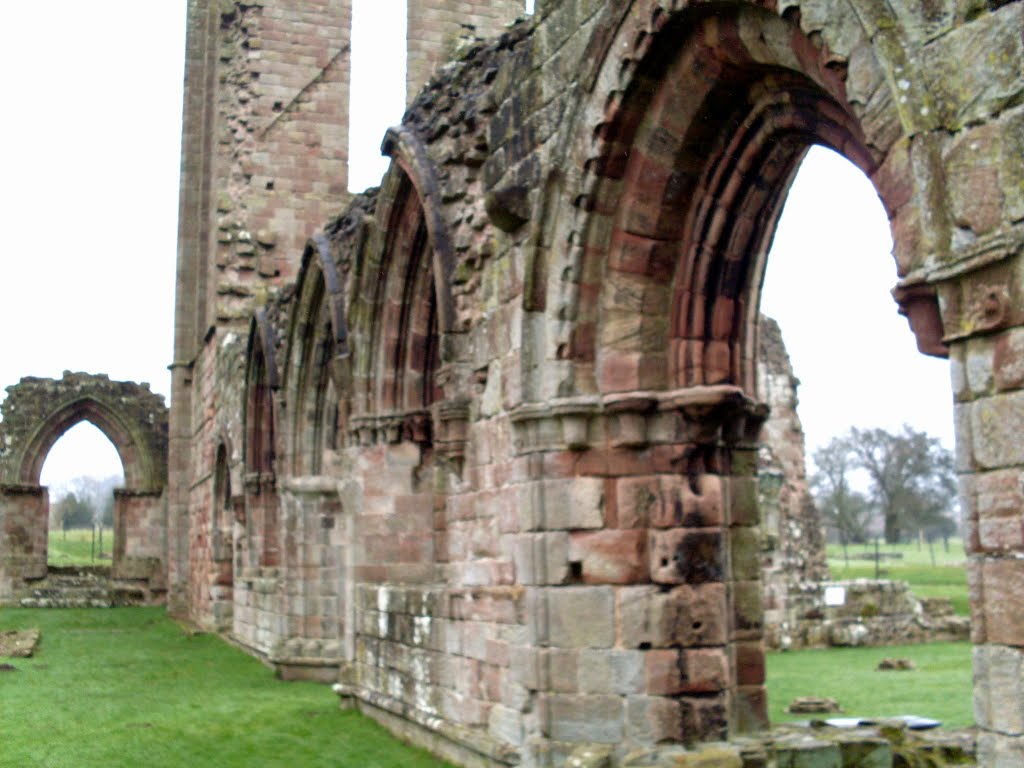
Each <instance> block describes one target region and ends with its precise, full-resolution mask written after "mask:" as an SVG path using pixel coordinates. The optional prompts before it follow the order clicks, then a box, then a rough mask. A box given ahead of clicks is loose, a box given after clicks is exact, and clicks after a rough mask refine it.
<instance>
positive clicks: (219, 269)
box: [169, 0, 351, 620]
mask: <svg viewBox="0 0 1024 768" xmlns="http://www.w3.org/2000/svg"><path fill="white" fill-rule="evenodd" d="M350 32H351V2H350V0H288V1H287V2H285V0H266V1H265V2H260V3H241V2H227V3H211V2H210V1H209V0H192V1H191V2H190V4H189V11H188V41H187V53H186V69H185V104H184V125H183V137H182V138H183V141H182V164H181V190H180V203H179V205H180V212H179V222H180V223H179V238H178V243H179V246H178V274H177V288H178V295H177V303H176V307H175V324H176V326H175V350H174V362H173V364H172V371H173V376H172V408H171V434H170V468H169V469H170V473H169V474H170V477H169V482H170V491H169V514H170V520H169V530H170V535H171V544H170V547H171V550H172V551H171V553H170V559H171V563H172V564H171V569H170V571H171V574H170V582H171V601H170V602H171V607H172V610H174V611H176V612H179V613H180V612H184V611H186V609H187V611H188V612H190V613H192V614H193V617H194V618H197V619H199V620H202V618H203V614H204V610H205V609H204V607H203V604H204V602H205V601H204V600H203V599H201V598H200V596H201V595H204V594H205V593H206V592H207V591H208V590H206V589H205V586H204V585H205V584H206V582H207V581H208V580H209V578H210V576H211V574H210V573H208V571H210V568H211V563H212V559H211V558H212V555H211V552H210V551H209V550H210V547H209V544H210V536H209V535H208V533H209V532H208V531H207V530H206V529H207V528H208V527H209V525H208V522H209V512H210V509H209V507H210V504H211V501H212V483H213V475H214V472H213V461H214V457H215V450H214V449H213V448H211V446H213V445H214V443H215V442H216V441H217V440H218V439H220V437H219V436H223V437H227V438H229V439H230V441H231V442H232V444H233V445H234V446H235V447H236V450H235V451H234V453H233V455H232V456H231V457H230V461H231V463H232V464H233V465H237V462H238V461H239V460H240V447H241V445H242V435H241V432H240V420H241V412H240V408H239V407H238V404H237V401H236V400H233V401H232V402H231V403H230V405H226V404H225V403H223V402H221V401H222V398H221V397H220V396H219V394H218V393H223V392H229V391H241V390H242V385H243V382H242V380H241V377H242V376H243V371H242V370H229V369H230V368H233V367H232V366H227V365H218V359H219V356H220V351H221V350H222V349H225V348H226V347H225V344H226V343H227V342H228V341H234V340H236V339H237V338H238V337H239V336H244V328H245V327H246V326H247V323H248V322H249V318H250V316H251V314H252V312H253V310H254V309H255V308H256V307H257V306H258V305H260V304H262V303H263V301H265V299H266V297H267V295H268V294H269V293H270V292H271V291H273V290H274V289H275V288H278V287H280V286H281V285H283V284H284V283H285V282H286V281H289V280H291V279H292V278H293V277H294V276H295V273H296V272H297V270H298V265H299V263H300V260H301V256H302V250H303V246H304V244H305V242H306V240H307V239H308V238H309V237H310V236H311V235H312V234H313V233H314V232H315V231H317V230H318V229H319V228H320V226H322V223H323V222H324V221H327V220H328V219H329V218H330V217H331V216H333V215H336V214H337V213H338V212H339V211H340V210H341V209H342V207H343V206H344V204H345V203H346V202H347V197H348V195H347V167H348V122H349V119H348V113H349V75H350ZM228 334H231V338H230V339H229V338H228ZM222 379H223V380H222ZM188 591H191V597H190V598H188V602H189V603H190V604H186V601H185V597H184V595H185V593H186V592H188ZM197 601H198V603H199V604H198V605H197V604H196V602H197Z"/></svg>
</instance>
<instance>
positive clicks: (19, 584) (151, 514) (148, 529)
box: [0, 371, 167, 602]
mask: <svg viewBox="0 0 1024 768" xmlns="http://www.w3.org/2000/svg"><path fill="white" fill-rule="evenodd" d="M0 411H2V419H0V529H2V530H3V532H4V534H5V536H4V537H3V538H2V539H0V602H18V601H22V600H25V599H35V598H36V597H38V596H37V595H35V594H34V591H35V590H37V589H39V588H43V589H45V588H46V584H45V583H44V582H45V580H46V579H47V577H48V575H49V568H48V565H47V559H48V549H49V548H48V542H47V538H48V533H49V528H50V525H49V513H50V495H49V491H48V489H47V488H46V487H45V486H44V485H43V484H42V480H41V477H42V471H43V465H44V463H45V462H46V461H47V459H48V457H49V456H50V454H51V451H52V450H53V449H54V447H55V446H56V445H57V443H58V441H60V440H61V438H62V437H64V436H65V434H68V433H69V432H70V431H72V430H73V429H74V428H75V427H77V426H78V425H80V424H82V423H83V422H88V423H89V424H91V425H92V426H94V427H95V428H96V429H98V430H99V431H100V432H102V434H103V436H104V437H105V438H106V439H107V440H108V441H109V443H110V444H111V445H112V447H113V449H114V450H115V453H116V455H117V458H118V460H119V461H118V462H116V463H117V464H119V465H120V466H121V467H122V468H123V477H124V483H123V487H120V488H117V489H115V490H114V491H113V508H112V515H111V516H112V521H113V540H112V542H111V543H112V546H111V547H110V577H111V579H112V580H113V581H115V582H119V583H121V584H123V585H125V586H126V587H127V588H129V589H130V591H131V593H132V594H133V595H135V596H136V597H141V599H145V600H161V599H162V597H163V594H164V592H165V591H166V563H165V560H166V529H167V510H166V504H165V499H164V486H165V484H166V478H167V408H166V406H165V405H164V402H163V398H162V397H160V396H159V395H155V394H154V393H153V392H151V391H150V389H149V385H148V384H136V383H134V382H124V381H111V379H110V378H109V377H108V376H105V375H103V374H88V373H73V372H71V371H66V372H65V373H64V376H63V377H62V378H60V379H43V378H36V377H26V378H23V379H22V380H21V381H20V382H19V383H18V384H17V385H14V386H11V387H8V388H7V398H6V400H4V402H3V405H2V409H0ZM58 456H59V454H58ZM41 599H46V596H45V595H44V596H43V598H41Z"/></svg>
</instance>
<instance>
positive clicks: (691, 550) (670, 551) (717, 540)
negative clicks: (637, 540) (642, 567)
mask: <svg viewBox="0 0 1024 768" xmlns="http://www.w3.org/2000/svg"><path fill="white" fill-rule="evenodd" d="M649 548H650V568H651V579H652V581H655V582H658V583H660V584H704V583H706V582H716V581H721V580H722V578H723V577H724V575H725V552H724V547H723V540H722V531H721V529H718V528H698V529H691V528H672V529H669V530H666V531H653V532H652V533H651V534H650V543H649Z"/></svg>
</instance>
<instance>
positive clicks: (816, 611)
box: [765, 579, 970, 649]
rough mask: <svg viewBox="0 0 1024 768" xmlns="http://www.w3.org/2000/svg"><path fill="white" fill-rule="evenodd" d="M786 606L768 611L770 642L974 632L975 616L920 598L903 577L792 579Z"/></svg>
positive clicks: (881, 641) (892, 639) (855, 641)
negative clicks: (971, 624) (960, 613)
mask: <svg viewBox="0 0 1024 768" xmlns="http://www.w3.org/2000/svg"><path fill="white" fill-rule="evenodd" d="M783 606H784V607H782V608H778V609H775V610H769V611H766V612H765V642H766V644H767V645H768V647H770V648H778V649H789V648H819V647H823V646H876V645H903V644H913V643H924V642H942V641H955V640H967V639H968V638H969V636H970V620H969V619H968V618H967V617H966V616H956V615H955V614H954V613H953V607H952V605H951V604H950V603H949V601H948V600H940V599H934V598H933V599H928V600H919V599H917V598H916V597H914V595H913V594H912V593H911V592H910V589H909V588H908V586H907V583H906V582H903V581H885V580H878V581H876V580H873V579H854V580H850V581H819V582H800V583H793V584H789V585H788V589H787V593H786V598H785V601H784V603H783Z"/></svg>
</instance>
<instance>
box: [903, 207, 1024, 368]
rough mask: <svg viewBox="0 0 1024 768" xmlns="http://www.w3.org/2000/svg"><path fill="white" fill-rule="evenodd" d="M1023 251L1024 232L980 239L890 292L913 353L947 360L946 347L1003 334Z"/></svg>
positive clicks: (1012, 320)
mask: <svg viewBox="0 0 1024 768" xmlns="http://www.w3.org/2000/svg"><path fill="white" fill-rule="evenodd" d="M1022 250H1024V227H1021V226H1017V227H1013V228H1011V229H1008V230H1004V231H1001V232H996V233H993V234H991V235H987V236H985V237H983V238H979V239H978V240H977V241H975V242H973V243H971V245H970V246H968V247H966V248H963V249H961V250H960V251H959V252H958V253H957V254H956V258H955V259H954V260H953V261H951V262H948V263H945V264H942V265H941V266H938V267H934V268H929V269H920V270H915V271H914V272H911V273H910V274H908V275H907V276H906V277H904V278H903V279H902V280H900V281H899V283H898V284H897V285H896V287H895V288H894V289H893V291H892V294H893V298H894V299H895V300H896V303H897V304H899V307H900V314H902V315H905V316H906V318H907V320H908V321H909V322H910V328H911V330H912V331H913V332H914V335H915V336H916V337H917V348H918V349H919V350H920V351H921V352H922V353H924V354H926V355H932V356H935V357H943V358H944V357H948V356H949V345H950V344H951V343H952V342H955V341H960V340H962V339H966V338H969V337H971V336H977V335H983V334H987V333H993V332H995V331H999V330H1002V329H1003V328H1006V327H1008V326H1010V325H1013V324H1015V323H1016V322H1018V321H1019V318H1014V317H1012V314H1013V307H1014V306H1015V305H1016V304H1017V303H1018V301H1016V300H1015V298H1014V291H1015V286H1016V285H1017V283H1018V282H1019V278H1018V276H1017V272H1018V270H1019V268H1018V266H1017V264H1016V257H1017V256H1019V255H1020V253H1021V251H1022Z"/></svg>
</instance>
